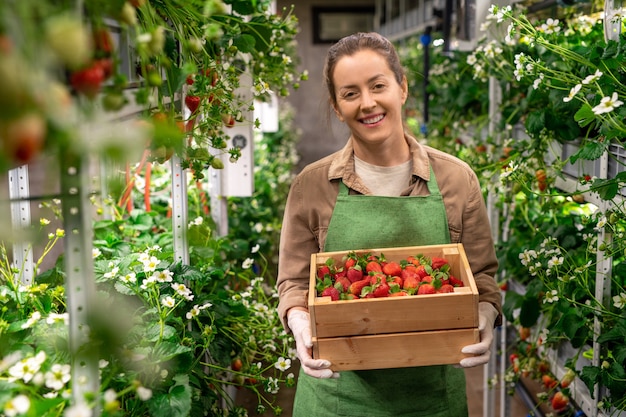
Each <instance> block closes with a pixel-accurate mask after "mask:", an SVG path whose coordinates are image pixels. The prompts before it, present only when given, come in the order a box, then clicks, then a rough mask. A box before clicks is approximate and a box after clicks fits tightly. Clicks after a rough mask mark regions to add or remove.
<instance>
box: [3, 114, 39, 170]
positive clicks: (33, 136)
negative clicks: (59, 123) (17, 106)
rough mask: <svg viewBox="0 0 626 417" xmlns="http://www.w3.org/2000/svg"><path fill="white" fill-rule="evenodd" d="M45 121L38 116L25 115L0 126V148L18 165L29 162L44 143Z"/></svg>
mask: <svg viewBox="0 0 626 417" xmlns="http://www.w3.org/2000/svg"><path fill="white" fill-rule="evenodd" d="M46 133H47V127H46V121H45V120H44V119H43V117H41V116H40V115H39V114H36V113H27V114H24V115H21V116H19V117H17V118H15V119H12V120H10V121H9V122H8V123H7V124H6V126H0V141H1V143H0V146H2V147H3V148H4V149H3V151H4V152H5V154H7V155H11V156H12V157H13V160H14V161H16V162H18V163H19V164H26V163H28V162H30V161H31V160H32V159H33V158H34V157H35V156H36V155H38V154H39V153H40V152H41V150H42V149H43V147H44V145H45V142H46Z"/></svg>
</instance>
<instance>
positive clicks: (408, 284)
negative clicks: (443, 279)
mask: <svg viewBox="0 0 626 417" xmlns="http://www.w3.org/2000/svg"><path fill="white" fill-rule="evenodd" d="M419 285H420V280H419V278H418V277H417V274H415V275H410V276H407V277H406V278H405V279H404V283H403V284H402V288H403V289H405V290H407V291H410V290H413V291H414V290H415V289H416V288H417V287H419Z"/></svg>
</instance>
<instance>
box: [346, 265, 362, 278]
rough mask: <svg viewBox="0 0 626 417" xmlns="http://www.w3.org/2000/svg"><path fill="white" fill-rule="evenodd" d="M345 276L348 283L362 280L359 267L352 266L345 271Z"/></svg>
mask: <svg viewBox="0 0 626 417" xmlns="http://www.w3.org/2000/svg"><path fill="white" fill-rule="evenodd" d="M346 276H347V277H348V279H349V280H350V282H356V281H360V280H362V279H363V270H362V269H361V267H360V266H359V265H354V266H353V267H351V268H348V269H347V270H346Z"/></svg>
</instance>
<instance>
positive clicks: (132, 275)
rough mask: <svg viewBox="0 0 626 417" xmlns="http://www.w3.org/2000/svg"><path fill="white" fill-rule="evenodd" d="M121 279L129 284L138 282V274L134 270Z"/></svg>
mask: <svg viewBox="0 0 626 417" xmlns="http://www.w3.org/2000/svg"><path fill="white" fill-rule="evenodd" d="M120 280H122V281H123V282H125V283H127V284H129V283H135V282H137V276H136V274H135V273H134V272H129V273H128V274H126V275H123V276H121V277H120Z"/></svg>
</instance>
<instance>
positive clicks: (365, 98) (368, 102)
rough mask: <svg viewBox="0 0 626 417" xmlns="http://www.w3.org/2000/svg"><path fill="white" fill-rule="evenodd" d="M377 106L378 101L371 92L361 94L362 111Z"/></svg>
mask: <svg viewBox="0 0 626 417" xmlns="http://www.w3.org/2000/svg"><path fill="white" fill-rule="evenodd" d="M375 106H376V100H374V96H373V94H372V93H371V92H369V91H366V92H364V93H362V94H361V108H362V109H371V108H374V107H375Z"/></svg>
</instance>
